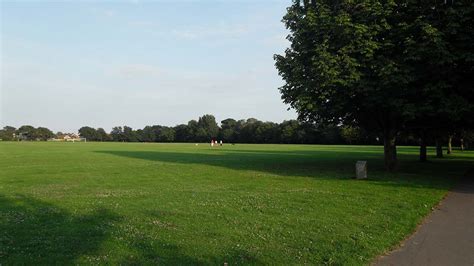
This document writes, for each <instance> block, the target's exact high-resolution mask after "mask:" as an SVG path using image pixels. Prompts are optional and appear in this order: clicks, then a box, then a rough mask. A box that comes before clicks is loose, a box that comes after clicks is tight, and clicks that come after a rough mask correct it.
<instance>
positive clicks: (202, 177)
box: [0, 142, 474, 265]
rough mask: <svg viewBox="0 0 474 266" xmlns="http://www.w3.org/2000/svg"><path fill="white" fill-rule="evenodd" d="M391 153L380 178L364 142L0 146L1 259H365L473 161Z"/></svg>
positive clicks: (399, 233) (465, 155) (394, 239)
mask: <svg viewBox="0 0 474 266" xmlns="http://www.w3.org/2000/svg"><path fill="white" fill-rule="evenodd" d="M430 151H431V150H430ZM431 152H432V151H431ZM399 153H400V159H401V163H400V169H399V172H398V173H397V174H388V173H384V172H383V171H382V147H375V146H310V145H242V144H237V145H226V146H223V147H217V148H216V147H214V148H210V147H209V146H208V145H205V144H200V145H198V146H196V145H195V144H138V143H134V144H132V143H45V142H43V143H40V142H36V143H35V142H30V143H28V142H20V143H13V142H10V143H8V142H4V143H1V142H0V264H2V265H10V264H21V263H23V264H51V263H53V262H54V263H55V264H60V265H62V264H73V263H74V264H75V263H79V264H104V263H106V262H108V263H113V264H116V263H122V264H133V263H147V264H156V263H162V264H220V265H222V264H223V263H224V262H228V263H229V265H232V264H262V263H264V264H285V265H288V264H301V263H310V264H367V263H370V262H371V260H372V259H373V258H374V257H376V256H377V255H380V254H382V253H384V252H386V251H387V250H389V249H390V248H391V247H394V246H396V245H397V243H399V241H401V240H402V239H404V237H405V236H407V235H408V234H410V232H412V231H413V230H414V229H415V227H416V225H417V223H418V222H420V220H421V219H422V217H423V216H424V215H426V214H427V213H428V212H430V210H431V208H432V207H433V206H434V205H435V204H436V203H437V202H438V201H439V200H440V199H441V198H442V197H443V196H444V195H445V193H446V192H447V190H448V189H449V188H450V187H451V186H452V184H453V183H454V181H455V179H456V178H457V177H460V176H461V175H462V173H463V172H464V171H465V170H466V169H467V168H468V167H469V166H472V163H473V162H474V153H472V152H459V151H457V152H455V154H453V155H450V156H449V157H447V158H445V159H434V158H433V159H431V162H428V163H424V164H422V163H418V162H417V148H416V147H413V148H408V147H402V148H399ZM357 160H367V161H368V167H369V179H368V180H364V181H361V180H354V179H351V177H353V176H354V163H355V162H356V161H357Z"/></svg>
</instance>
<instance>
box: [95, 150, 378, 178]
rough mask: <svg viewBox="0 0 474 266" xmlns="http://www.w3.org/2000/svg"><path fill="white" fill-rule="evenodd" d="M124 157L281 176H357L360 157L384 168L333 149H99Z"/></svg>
mask: <svg viewBox="0 0 474 266" xmlns="http://www.w3.org/2000/svg"><path fill="white" fill-rule="evenodd" d="M96 152H98V153H104V154H112V155H116V156H120V157H128V158H134V159H142V160H149V161H159V162H167V163H177V164H184V165H189V164H204V165H210V166H216V167H224V168H228V169H232V170H244V171H245V170H248V171H260V172H266V173H270V174H273V175H279V176H289V175H291V176H309V177H321V176H326V175H327V173H332V175H333V176H334V174H336V176H340V177H341V178H344V177H345V178H347V177H350V176H353V175H354V164H355V162H356V161H357V160H370V161H373V162H375V163H374V164H373V165H372V168H373V169H374V170H376V171H380V170H382V169H383V165H382V164H380V162H381V161H380V160H379V159H378V157H379V154H376V153H363V154H358V153H354V154H344V155H343V156H341V155H342V154H341V153H338V152H332V151H297V152H278V151H275V152H268V151H256V150H253V151H241V150H212V151H211V152H210V153H187V152H168V151H163V152H162V151H120V150H119V151H117V150H112V151H96Z"/></svg>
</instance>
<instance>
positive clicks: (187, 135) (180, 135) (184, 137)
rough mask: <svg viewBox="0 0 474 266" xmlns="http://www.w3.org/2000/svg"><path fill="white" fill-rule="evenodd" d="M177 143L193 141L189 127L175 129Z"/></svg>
mask: <svg viewBox="0 0 474 266" xmlns="http://www.w3.org/2000/svg"><path fill="white" fill-rule="evenodd" d="M174 131H175V141H177V142H188V141H191V140H192V134H191V132H190V130H189V127H188V125H184V124H181V125H177V126H175V127H174Z"/></svg>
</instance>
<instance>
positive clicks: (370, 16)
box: [274, 0, 474, 171]
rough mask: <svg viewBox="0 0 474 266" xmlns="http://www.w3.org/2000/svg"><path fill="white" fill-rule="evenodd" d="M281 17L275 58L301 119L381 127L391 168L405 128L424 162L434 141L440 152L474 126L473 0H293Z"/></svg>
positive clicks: (285, 89)
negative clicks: (280, 48)
mask: <svg viewBox="0 0 474 266" xmlns="http://www.w3.org/2000/svg"><path fill="white" fill-rule="evenodd" d="M282 21H283V23H284V24H285V26H286V28H287V29H288V30H289V32H290V34H289V35H288V36H287V39H288V40H289V41H290V47H289V48H288V49H286V51H285V52H284V53H283V54H277V55H274V59H275V65H276V68H277V70H278V72H279V74H280V76H281V77H282V78H283V80H284V82H285V83H284V85H283V86H282V87H280V92H281V95H282V99H283V101H284V102H285V103H287V104H289V105H290V106H291V107H292V108H293V109H295V110H296V111H297V113H298V119H299V120H300V121H304V122H307V123H314V124H318V125H331V124H338V125H341V124H342V125H346V126H350V127H356V128H362V129H364V130H366V131H368V132H377V134H379V135H380V137H381V138H382V141H383V145H384V158H385V167H386V169H387V170H390V171H391V170H395V169H396V166H397V149H396V146H397V145H398V144H403V139H402V136H404V135H413V136H415V139H417V140H418V141H419V142H418V144H419V145H420V160H421V161H426V146H427V145H429V144H430V143H432V142H433V141H434V142H435V144H436V147H437V156H438V157H441V156H442V152H443V149H442V146H443V145H445V143H446V142H448V147H449V146H451V142H452V140H453V138H456V136H457V138H458V139H459V141H460V142H462V140H465V139H466V138H467V137H466V136H467V135H469V132H471V131H472V130H473V128H474V86H473V82H472V77H473V76H474V29H473V25H474V2H473V1H472V0H456V1H452V0H435V1H432V0H429V1H428V0H421V1H420V0H416V1H415V0H406V1H373V0H361V1H350V0H342V1H332V0H303V1H300V0H295V1H293V4H292V5H291V6H290V7H289V8H288V9H287V14H286V15H285V16H284V17H283V20H282ZM461 144H462V143H461ZM461 144H460V145H461Z"/></svg>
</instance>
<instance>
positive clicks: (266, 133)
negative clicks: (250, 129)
mask: <svg viewBox="0 0 474 266" xmlns="http://www.w3.org/2000/svg"><path fill="white" fill-rule="evenodd" d="M279 135H280V131H279V126H278V124H277V123H273V122H260V123H257V126H256V128H255V138H256V139H257V142H258V143H278V142H279Z"/></svg>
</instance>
